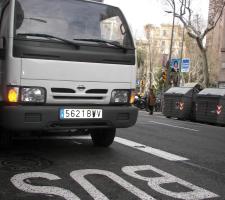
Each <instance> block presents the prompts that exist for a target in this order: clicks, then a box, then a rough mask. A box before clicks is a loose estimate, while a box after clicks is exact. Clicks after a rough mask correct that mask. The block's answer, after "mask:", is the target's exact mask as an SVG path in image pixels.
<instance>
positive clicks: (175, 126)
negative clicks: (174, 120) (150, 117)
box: [149, 121, 199, 132]
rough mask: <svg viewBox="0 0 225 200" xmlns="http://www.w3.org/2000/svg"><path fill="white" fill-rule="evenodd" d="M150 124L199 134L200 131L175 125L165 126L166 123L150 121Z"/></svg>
mask: <svg viewBox="0 0 225 200" xmlns="http://www.w3.org/2000/svg"><path fill="white" fill-rule="evenodd" d="M149 122H150V123H153V124H159V125H163V126H169V127H173V128H179V129H184V130H189V131H194V132H199V130H196V129H192V128H186V127H182V126H175V125H171V124H165V123H161V122H156V121H149Z"/></svg>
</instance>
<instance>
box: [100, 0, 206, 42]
mask: <svg viewBox="0 0 225 200" xmlns="http://www.w3.org/2000/svg"><path fill="white" fill-rule="evenodd" d="M162 2H163V0H104V3H106V4H109V5H114V6H117V7H119V8H120V9H121V10H122V11H123V13H124V15H125V17H126V19H127V21H128V23H129V25H130V26H131V29H132V32H133V34H134V36H135V37H137V38H138V37H142V36H143V27H144V25H146V24H155V25H159V24H162V23H171V24H172V15H171V14H167V13H165V10H168V8H167V7H166V6H165V5H163V3H162ZM199 5H201V6H199ZM208 6H209V0H193V6H192V8H193V10H195V12H198V13H199V14H200V15H201V16H202V17H203V18H204V19H205V21H207V16H208ZM177 23H178V20H177Z"/></svg>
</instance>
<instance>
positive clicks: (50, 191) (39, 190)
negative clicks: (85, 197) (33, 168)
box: [11, 172, 80, 200]
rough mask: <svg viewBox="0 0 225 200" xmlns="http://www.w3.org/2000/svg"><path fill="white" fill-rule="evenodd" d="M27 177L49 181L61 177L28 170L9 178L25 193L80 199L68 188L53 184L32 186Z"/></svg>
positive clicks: (70, 199)
mask: <svg viewBox="0 0 225 200" xmlns="http://www.w3.org/2000/svg"><path fill="white" fill-rule="evenodd" d="M29 178H44V179H48V180H50V181H53V180H60V179H61V178H60V177H58V176H56V175H54V174H49V173H43V172H28V173H22V174H16V175H15V176H13V177H12V178H11V182H12V184H13V185H14V186H15V187H16V188H18V189H19V190H22V191H24V192H27V193H33V194H45V195H56V196H60V197H62V198H63V199H66V200H80V198H79V197H78V196H76V195H75V194H74V193H72V192H71V191H70V190H66V189H63V188H60V187H54V186H34V185H32V184H30V181H29V182H28V181H27V180H29Z"/></svg>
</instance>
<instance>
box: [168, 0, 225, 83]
mask: <svg viewBox="0 0 225 200" xmlns="http://www.w3.org/2000/svg"><path fill="white" fill-rule="evenodd" d="M165 1H166V2H167V4H168V6H169V7H170V8H171V10H172V11H171V12H172V13H173V14H174V17H176V18H178V19H179V20H180V21H181V22H182V23H183V25H184V27H185V29H186V30H187V33H188V35H189V36H190V37H191V38H193V39H194V40H195V41H196V43H197V46H198V48H199V50H200V53H201V56H202V61H203V63H202V72H203V78H204V79H203V84H204V85H205V86H209V66H208V58H207V48H206V46H205V44H204V40H205V37H206V35H207V34H208V33H209V32H210V31H212V30H213V29H214V28H215V27H216V25H217V23H218V21H219V19H220V18H221V16H222V14H223V10H224V6H225V0H213V2H212V5H211V8H210V11H209V19H208V23H207V26H206V27H205V28H203V29H202V26H201V23H202V19H201V17H200V15H193V13H194V12H193V10H192V8H191V3H192V0H165Z"/></svg>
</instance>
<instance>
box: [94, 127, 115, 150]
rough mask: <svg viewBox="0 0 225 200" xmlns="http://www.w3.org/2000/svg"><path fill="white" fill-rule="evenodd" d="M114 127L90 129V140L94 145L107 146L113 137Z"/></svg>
mask: <svg viewBox="0 0 225 200" xmlns="http://www.w3.org/2000/svg"><path fill="white" fill-rule="evenodd" d="M115 135H116V129H115V128H110V129H95V130H92V131H91V138H92V142H93V144H94V145H95V146H100V147H108V146H110V145H111V144H112V143H113V141H114V138H115Z"/></svg>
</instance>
